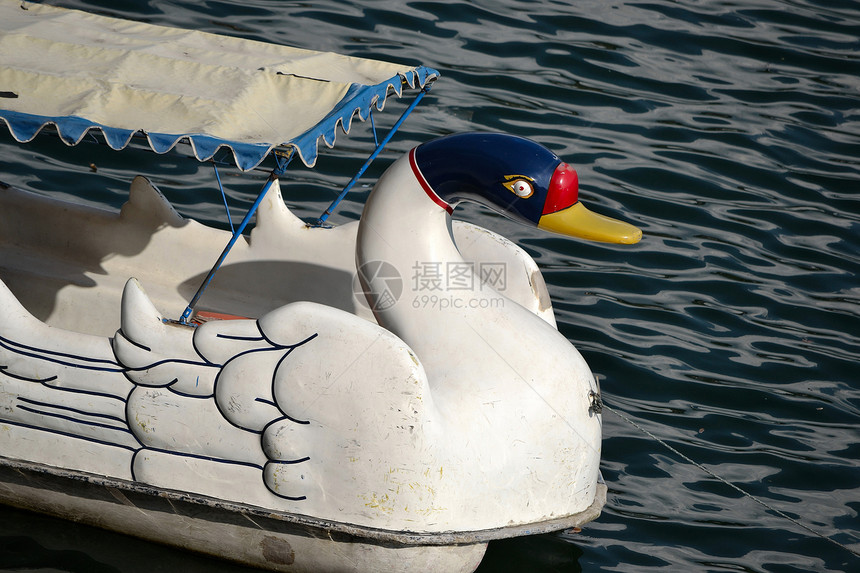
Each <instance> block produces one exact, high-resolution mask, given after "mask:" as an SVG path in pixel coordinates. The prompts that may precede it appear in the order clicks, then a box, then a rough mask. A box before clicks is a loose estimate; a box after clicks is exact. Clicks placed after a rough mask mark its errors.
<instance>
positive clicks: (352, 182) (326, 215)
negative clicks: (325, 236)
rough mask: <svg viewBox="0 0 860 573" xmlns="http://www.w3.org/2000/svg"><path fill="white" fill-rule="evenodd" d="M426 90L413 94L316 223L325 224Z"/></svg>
mask: <svg viewBox="0 0 860 573" xmlns="http://www.w3.org/2000/svg"><path fill="white" fill-rule="evenodd" d="M428 91H430V86H429V85H427V86H425V87H424V89H422V90H421V91H420V92H418V95H417V96H415V99H414V100H412V103H411V104H410V105H409V107H408V108H406V111H404V112H403V115H401V116H400V119H398V120H397V122H396V123H395V124H394V125H393V126H392V127H391V130H389V132H388V133H387V134H386V136H385V138H383V140H382V142H381V143H380V144H379V145H377V146H376V149H374V150H373V153H371V154H370V157H368V158H367V161H365V162H364V165H362V166H361V168H360V169H359V170H358V172H357V173H356V174H355V176H354V177H353V178H352V179H351V180H350V182H349V183H347V184H346V187H344V188H343V191H341V192H340V195H338V196H337V198H336V199H335V200H334V201H332V203H331V205H329V206H328V209H326V210H325V211H324V212H323V214H322V215H320V218H319V220H318V221H317V225H323V224H325V222H326V219H328V218H329V215H331V214H332V213H333V212H334V210H335V209H336V208H337V206H338V204H339V203H340V202H341V201H342V200H343V198H344V197H346V194H347V193H349V191H350V190H351V189H352V188H353V187H354V186H355V184H356V183H357V182H358V179H359V178H360V177H361V176H362V175H364V172H365V171H367V168H368V167H369V166H370V164H371V163H373V160H374V159H376V157H377V156H378V155H379V154H380V153H382V150H383V148H385V146H386V145H387V144H388V142H389V141H391V138H392V137H394V134H395V133H396V132H397V130H398V129H400V126H401V125H402V124H403V122H404V121H406V118H407V117H408V116H409V114H410V113H412V110H414V109H415V107H416V106H417V105H418V103H419V102H420V101H421V99H422V98H423V97H424V96H425V95H426V94H427V92H428ZM371 117H373V116H371ZM374 137H375V130H374Z"/></svg>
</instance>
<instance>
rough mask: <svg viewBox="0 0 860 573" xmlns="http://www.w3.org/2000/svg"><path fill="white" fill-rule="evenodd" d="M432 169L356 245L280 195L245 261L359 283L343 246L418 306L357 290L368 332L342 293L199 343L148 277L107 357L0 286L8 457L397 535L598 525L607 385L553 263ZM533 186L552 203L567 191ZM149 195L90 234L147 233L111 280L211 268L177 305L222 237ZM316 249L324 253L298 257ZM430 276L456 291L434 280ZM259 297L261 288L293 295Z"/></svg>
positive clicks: (397, 166)
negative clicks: (551, 273)
mask: <svg viewBox="0 0 860 573" xmlns="http://www.w3.org/2000/svg"><path fill="white" fill-rule="evenodd" d="M457 141H461V140H457ZM467 142H468V143H469V144H470V145H471V140H468V141H467ZM491 143H492V142H491ZM422 149H424V150H426V153H425V157H428V156H430V157H432V158H435V157H437V155H438V153H439V147H438V146H437V147H433V146H430V147H426V148H423V147H420V148H418V154H419V158H418V159H416V152H414V151H413V153H411V154H410V155H409V156H406V157H404V158H402V159H400V160H398V161H397V162H395V163H394V164H393V165H392V167H391V168H389V170H388V171H387V172H386V173H385V175H384V176H383V177H382V178H381V179H380V181H379V182H378V184H377V186H376V188H375V190H374V191H373V193H372V194H371V197H370V198H369V200H368V203H367V206H366V209H365V212H364V214H363V215H362V218H361V221H360V222H359V224H358V228H357V230H356V228H355V226H354V225H346V226H344V227H341V228H340V229H309V228H307V227H305V226H304V225H303V224H301V222H300V221H298V219H296V218H295V217H294V216H293V215H292V214H291V213H289V210H288V209H287V208H286V207H285V206H284V205H283V203H282V202H281V200H280V196H279V193H278V192H277V187H276V188H275V193H274V194H273V196H272V197H270V199H269V200H267V202H266V203H264V205H263V207H262V209H261V212H260V214H259V215H258V217H259V219H258V226H257V228H256V229H255V231H254V232H253V233H252V235H251V240H250V243H247V244H240V245H239V248H238V250H237V251H236V253H234V254H232V255H231V258H230V259H228V261H227V262H228V268H229V265H230V264H232V265H235V266H236V268H237V269H246V270H247V269H257V270H259V269H261V268H262V269H268V268H269V266H268V264H269V263H271V268H276V267H277V264H276V263H277V262H278V261H279V260H280V261H284V260H285V259H287V260H289V261H292V262H293V263H302V264H306V265H310V264H311V263H312V262H314V261H315V260H319V258H320V257H322V256H323V255H325V256H329V255H330V256H331V260H332V261H333V262H330V263H328V265H329V266H328V268H330V269H345V268H349V265H350V263H348V262H344V260H345V259H348V258H351V254H350V253H349V252H345V249H344V244H346V245H347V246H350V245H355V261H356V264H357V266H358V268H359V270H360V271H361V269H368V268H376V269H379V268H380V267H379V264H380V263H385V264H386V265H388V267H387V268H390V269H394V270H395V271H396V273H397V275H399V277H400V279H401V286H402V292H400V293H399V297H397V298H396V300H388V299H383V298H382V297H383V296H386V295H387V296H390V295H391V282H390V280H389V279H391V278H392V276H390V275H387V274H385V273H373V272H370V273H368V272H359V276H360V277H361V278H362V280H363V286H364V288H365V290H366V292H367V295H368V299H369V302H370V306H371V308H372V310H373V314H372V315H371V314H370V313H369V312H367V311H366V310H365V311H363V316H364V318H361V317H359V316H357V315H356V314H353V313H351V312H348V311H347V310H349V309H345V308H344V307H347V306H349V305H348V304H347V303H346V302H345V299H343V298H342V297H341V298H337V297H336V296H334V295H333V294H331V293H335V292H342V291H343V290H344V288H345V287H344V286H343V285H338V286H331V285H326V286H325V287H324V288H323V290H324V291H325V293H324V296H325V297H328V298H330V299H332V300H335V299H336V300H338V301H340V302H339V303H338V304H337V305H336V306H340V307H341V308H336V307H335V306H330V305H323V304H319V303H313V302H296V303H288V304H284V305H282V306H279V307H278V308H275V309H274V310H271V311H269V312H267V313H265V314H264V315H262V316H261V317H260V318H259V319H256V320H253V319H245V320H230V321H216V322H209V323H206V324H203V325H202V326H199V327H197V328H196V329H194V328H190V327H187V326H181V325H176V324H171V323H170V322H168V321H165V320H164V315H163V312H162V311H160V310H159V309H158V307H159V306H161V305H163V304H171V305H172V304H174V302H175V301H174V299H181V297H178V296H177V293H171V292H170V287H169V286H159V287H158V289H159V291H160V295H159V297H158V298H157V300H158V301H160V302H159V303H158V304H153V303H152V302H150V299H149V298H148V297H147V295H146V294H145V293H144V291H143V288H142V286H141V284H140V283H139V282H138V281H137V280H135V279H131V280H129V281H128V282H127V284H126V285H125V288H124V292H123V294H122V304H121V324H120V328H119V330H118V331H117V332H116V334H115V336H113V337H112V338H110V339H109V338H107V337H105V336H102V335H99V334H98V333H94V334H80V333H74V332H71V331H70V330H66V329H63V328H58V327H56V326H48V325H47V324H45V323H43V322H42V321H40V320H37V319H36V318H34V317H33V316H32V315H31V314H30V312H29V311H28V310H26V309H25V308H24V307H23V306H22V305H21V304H20V303H19V302H18V301H17V300H16V297H15V296H14V295H13V294H12V293H11V292H10V291H9V290H8V289H7V288H6V287H5V285H3V283H2V282H0V340H2V344H0V429H2V431H0V455H2V456H5V457H11V458H18V459H26V460H30V461H33V462H38V463H42V464H46V465H50V466H55V467H62V468H68V469H73V470H79V471H83V472H89V473H92V474H99V475H104V476H109V477H111V478H117V479H122V480H130V481H135V482H139V483H145V484H149V485H152V486H157V487H160V488H165V489H166V490H178V491H187V492H193V493H195V494H202V495H205V496H211V497H213V498H218V499H223V500H229V501H234V502H239V503H245V504H250V505H252V506H257V507H263V508H269V509H271V510H274V511H283V512H290V513H295V514H302V515H305V516H312V517H313V518H314V519H321V520H326V521H329V522H332V523H341V524H353V525H357V526H364V527H369V528H374V529H377V530H386V531H397V532H415V533H420V534H424V533H439V532H451V531H460V532H462V531H482V530H493V529H496V528H504V527H508V526H515V525H528V524H537V523H540V522H544V521H547V520H559V519H561V520H563V518H565V517H568V516H576V515H578V514H582V513H583V512H585V511H586V510H587V509H588V508H589V507H590V506H592V504H593V503H594V501H595V493H596V490H597V483H598V465H599V460H600V431H601V420H600V416H599V414H598V413H597V412H595V409H594V408H593V403H594V402H593V400H594V397H595V396H596V395H597V393H598V388H597V385H596V383H595V381H594V378H593V376H592V374H591V372H590V370H589V369H588V367H587V365H586V364H585V362H584V360H583V359H582V357H581V356H580V355H579V353H578V352H577V351H576V349H575V348H574V347H573V346H572V345H571V344H570V343H569V342H568V341H567V340H566V339H565V338H564V337H563V336H562V335H561V334H559V332H558V331H557V330H556V329H555V328H554V321H553V319H552V311H551V308H550V306H549V304H548V299H547V295H546V291H545V287H544V286H543V283H542V279H540V274H539V272H538V271H537V267H536V266H535V265H534V262H533V261H531V259H530V258H529V257H528V256H527V255H526V254H525V253H524V252H523V251H522V250H520V249H518V248H517V247H515V246H513V245H512V244H510V243H509V242H507V241H505V240H504V239H501V238H500V237H498V236H497V235H494V234H492V233H490V232H487V231H485V230H482V229H480V228H477V227H475V226H472V225H463V224H456V223H452V221H451V219H450V214H449V210H450V206H451V205H452V204H453V202H451V203H448V202H447V201H448V199H445V198H443V197H440V196H439V195H437V194H436V193H435V191H434V190H433V189H432V188H430V187H429V186H428V182H427V180H426V179H425V177H424V175H425V174H424V172H423V171H422V167H421V160H420V159H421V157H420V154H421V153H424V152H422ZM434 150H435V151H434ZM490 151H492V150H490ZM433 153H436V154H437V155H433ZM541 153H543V152H541ZM547 153H548V152H547ZM541 157H542V158H543V155H541ZM553 158H554V156H550V157H549V159H550V160H554V159H553ZM426 165H428V166H429V165H430V163H429V162H428V163H427V164H426ZM554 167H555V166H554V165H553V166H552V168H554ZM430 169H431V168H430V167H428V170H430ZM558 172H561V173H562V175H563V176H564V177H568V178H569V172H567V171H564V169H562V168H559V169H556V173H558ZM549 173H550V174H552V173H553V171H552V169H550V171H549ZM554 177H555V176H554ZM530 180H531V181H532V184H533V185H534V186H535V188H539V186H540V185H544V187H546V189H543V191H541V193H544V194H547V193H549V194H550V195H551V193H554V192H555V191H554V189H556V188H557V187H558V185H557V184H556V179H553V183H552V184H551V185H549V184H542V183H540V181H541V180H540V178H534V179H530ZM518 181H520V180H516V181H514V183H517V182H518ZM565 181H566V180H565ZM507 183H511V182H510V181H507V182H506V183H505V185H506V186H505V188H508V189H510V188H511V186H510V185H507ZM135 185H136V186H137V187H138V188H139V189H137V190H136V191H135V189H134V188H133V193H132V201H130V205H129V206H127V208H124V210H123V215H122V216H121V219H123V220H119V221H117V220H114V219H110V218H106V215H100V214H98V213H89V212H87V213H86V214H85V216H84V219H85V220H86V221H87V222H88V224H90V225H93V226H94V228H96V229H97V231H96V235H98V234H99V233H100V234H101V237H102V238H104V237H109V236H113V237H115V238H116V240H117V241H121V240H122V237H123V236H130V237H131V239H129V240H131V241H132V242H133V243H134V244H135V245H137V244H138V243H141V242H140V241H137V239H136V238H135V233H130V232H129V228H128V225H129V224H130V223H129V221H138V223H135V225H137V227H133V228H136V229H138V230H139V232H140V233H143V234H145V233H147V232H148V233H149V234H150V239H149V240H148V241H143V242H142V243H141V244H140V248H138V249H136V250H134V249H133V251H134V252H133V253H132V254H130V255H128V256H127V258H126V259H125V261H126V262H125V263H124V262H123V256H114V257H104V258H102V259H100V261H99V262H100V264H102V265H103V268H108V269H109V270H110V271H111V274H113V273H114V272H122V269H123V268H129V267H133V266H134V265H135V264H136V265H139V266H140V268H141V270H142V269H143V268H145V267H153V266H154V267H155V268H157V269H159V270H164V269H165V266H164V262H165V261H164V260H163V258H160V257H159V252H158V251H159V250H161V249H163V248H164V246H163V245H164V241H165V239H168V238H169V239H171V240H173V241H177V240H179V242H181V243H182V244H184V245H186V246H187V247H188V248H189V249H190V253H191V255H192V256H191V257H190V258H189V259H188V260H189V261H191V263H190V265H191V268H189V269H184V270H181V269H182V267H181V266H179V267H177V268H178V269H180V270H177V268H173V267H171V268H170V270H169V271H166V270H165V273H166V274H168V275H170V276H171V277H173V279H174V283H173V284H174V287H173V288H176V287H175V285H176V284H180V285H181V284H184V283H185V282H187V281H188V278H187V276H190V277H193V276H196V275H198V274H199V272H200V271H199V270H198V269H197V265H198V263H197V262H196V258H197V257H198V256H199V257H203V256H205V255H208V254H211V249H212V247H211V245H212V244H213V243H215V241H214V240H213V238H214V237H215V236H217V235H219V234H220V235H223V232H218V231H214V230H209V229H205V228H203V227H202V226H200V225H198V224H196V223H192V222H187V221H185V220H182V219H181V218H179V217H178V215H175V213H173V212H172V211H171V210H169V209H167V210H165V209H164V208H163V207H159V206H158V204H159V197H160V196H159V195H158V193H157V192H156V191H154V190H152V193H151V194H150V199H145V198H141V196H140V193H144V191H142V190H141V189H142V188H144V187H147V185H146V182H143V181H137V182H136V183H135ZM515 189H516V190H517V192H519V191H522V188H521V187H516V188H515ZM547 189H548V191H547ZM533 191H534V190H533ZM512 192H513V191H512ZM448 193H449V195H450V192H448ZM502 193H504V191H503V192H502ZM565 193H569V190H568V191H565ZM518 197H519V195H518ZM449 198H450V196H449ZM551 199H552V198H551V197H549V195H548V198H547V201H548V202H549V201H550V200H551ZM552 200H556V199H552ZM153 201H154V203H153ZM13 202H14V201H13ZM142 205H149V206H148V207H142ZM153 205H154V206H153ZM577 205H578V204H577ZM556 207H557V208H556ZM556 207H554V208H556V211H552V212H551V213H549V215H551V217H549V218H544V217H543V216H542V217H541V225H544V223H543V221H545V220H548V219H551V220H552V221H553V222H552V223H551V224H552V225H554V227H553V228H554V230H559V229H560V228H561V227H563V224H564V221H562V223H559V222H558V221H559V220H560V219H559V217H567V216H568V215H566V214H564V213H567V212H568V211H569V210H570V209H571V205H570V204H559V205H556ZM574 207H575V206H574ZM516 208H518V209H520V212H521V213H526V214H528V210H527V209H525V208H521V207H516ZM524 209H525V210H524ZM42 210H43V212H44V213H49V212H51V207H49V206H44V209H42ZM544 210H546V209H544ZM146 213H149V214H150V215H146ZM153 213H160V215H157V216H156V215H153ZM559 213H562V215H559ZM49 216H51V217H55V219H56V221H57V225H56V227H57V229H56V233H57V237H53V236H49V237H48V238H46V239H45V241H46V242H45V245H47V246H48V247H50V246H51V241H55V243H57V244H59V243H61V240H60V239H59V238H58V237H61V233H62V232H63V231H66V230H68V225H71V224H72V223H68V224H63V223H62V221H63V217H62V213H59V214H56V213H55V214H54V215H49ZM519 216H520V215H518V217H519ZM523 216H525V215H523ZM153 217H155V218H153ZM549 224H550V223H547V225H549ZM610 227H611V229H612V230H614V229H615V227H612V225H610ZM623 230H624V231H625V232H627V229H626V228H625V229H623ZM601 232H603V233H605V232H606V231H605V230H604V231H601ZM185 237H188V239H189V240H185ZM332 237H334V238H335V239H337V240H336V241H332V240H331V238H332ZM598 238H599V237H598ZM456 239H460V242H459V248H458V243H457V242H456ZM76 240H85V239H81V238H80V237H79V238H78V239H76ZM135 241H137V242H135ZM297 242H298V243H301V244H302V245H304V246H305V247H309V249H308V250H309V252H310V254H309V255H307V256H306V257H305V258H302V256H301V255H296V256H288V257H285V256H284V254H283V249H284V248H285V246H286V247H290V246H294V245H295V244H296V243H297ZM240 243H241V242H240ZM46 248H47V247H46ZM52 248H53V247H52ZM152 249H155V250H152ZM119 251H120V252H121V251H122V248H120V249H119ZM7 252H10V253H13V252H15V247H9V248H8V249H7ZM187 254H188V253H186V255H187ZM12 259H14V257H10V260H12ZM210 260H211V258H210ZM262 263H266V265H262ZM482 263H487V264H494V265H502V266H503V270H504V271H505V273H506V276H505V279H506V280H505V282H504V283H499V282H497V281H496V282H494V281H492V280H488V276H486V275H482V274H481V271H480V269H481V264H482ZM243 265H245V266H243ZM427 269H435V270H444V272H445V273H446V274H445V276H444V277H443V278H444V279H446V280H445V281H443V282H442V283H438V282H427V281H424V280H422V279H427V278H428V277H426V276H420V275H421V274H422V272H423V271H425V270H427ZM452 269H453V270H454V271H456V273H457V274H456V280H448V279H452V275H450V274H449V273H450V272H451V271H452ZM19 270H20V269H19ZM4 273H5V274H4V277H5V276H11V277H13V278H14V277H15V276H16V275H15V273H14V272H10V271H4ZM177 273H185V275H186V277H183V276H182V275H179V276H177ZM96 274H98V273H96ZM228 275H229V273H228ZM246 275H247V273H246ZM336 275H337V273H336V272H332V273H329V275H328V276H329V277H334V276H336ZM150 276H154V275H150ZM255 277H257V278H255ZM245 278H246V282H250V283H252V288H255V287H260V288H262V287H261V285H263V286H264V287H266V288H268V285H269V284H270V283H276V282H277V280H278V279H277V278H274V279H273V278H272V277H269V276H268V275H266V274H265V273H263V274H256V275H252V276H250V277H249V276H245ZM437 278H438V277H437ZM247 279H250V280H247ZM111 280H113V279H111ZM231 280H233V279H232V278H231V277H230V276H228V277H227V279H226V280H222V281H221V283H220V286H219V284H214V286H215V287H216V288H215V295H214V296H213V297H212V298H211V299H210V300H211V301H216V302H217V301H228V300H229V298H226V297H224V294H223V293H225V292H229V289H227V288H225V285H229V284H230V282H231ZM257 280H258V281H259V284H254V283H255V281H257ZM285 280H289V277H287V279H285ZM168 284H169V283H168ZM494 286H495V288H494ZM351 287H352V285H349V288H350V289H351ZM437 287H438V288H437ZM219 288H220V289H221V290H220V291H219ZM178 290H181V289H178ZM219 292H220V293H221V294H220V295H219V294H218V293H219ZM164 293H166V294H164ZM94 294H95V293H94ZM219 296H220V297H221V298H219ZM338 296H340V295H338ZM433 297H435V299H434V298H433ZM96 298H98V295H96ZM92 300H95V299H92ZM107 300H111V299H110V298H109V297H108V299H107ZM237 300H238V304H235V305H234V306H237V307H239V308H240V310H243V309H245V308H248V306H244V305H243V304H244V303H242V301H241V300H239V299H234V303H235V302H236V301H237ZM383 302H384V304H383ZM357 308H358V307H357ZM358 314H362V311H360V310H359V311H358ZM249 315H250V313H249ZM58 322H59V323H60V324H61V325H62V326H65V327H66V328H68V324H69V322H73V321H72V320H68V319H67V320H66V321H63V320H59V321H58ZM377 323H378V324H377ZM237 484H239V485H237ZM592 517H593V514H592Z"/></svg>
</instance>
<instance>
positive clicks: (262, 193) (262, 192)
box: [179, 155, 292, 324]
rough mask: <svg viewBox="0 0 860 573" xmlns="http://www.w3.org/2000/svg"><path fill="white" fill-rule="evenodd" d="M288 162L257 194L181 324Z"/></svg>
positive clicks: (192, 299) (192, 300)
mask: <svg viewBox="0 0 860 573" xmlns="http://www.w3.org/2000/svg"><path fill="white" fill-rule="evenodd" d="M290 159H292V155H290ZM288 163H289V160H287V163H285V164H283V165H281V164H279V165H278V168H277V169H275V171H273V172H272V174H271V175H269V179H268V180H267V181H266V184H265V185H264V186H263V188H262V189H261V190H260V193H259V195H257V199H256V201H254V204H253V205H251V208H250V209H249V210H248V212H247V213H246V214H245V218H244V219H242V222H241V223H239V227H237V228H236V230H235V231H233V236H232V237H230V242H228V243H227V246H226V247H224V250H223V251H221V256H220V257H218V260H217V261H215V264H214V265H213V266H212V268H211V269H210V270H209V274H207V275H206V278H205V279H203V283H202V284H201V285H200V287H199V288H198V289H197V292H196V293H194V296H193V297H192V298H191V302H189V303H188V306H186V307H185V310H184V311H183V313H182V316H181V317H180V318H179V322H180V324H188V319H189V318H191V314H192V313H193V312H194V307H195V306H197V303H198V301H199V300H200V297H201V296H203V291H205V290H206V287H208V286H209V283H210V282H212V278H213V277H214V276H215V273H216V272H217V271H218V269H220V268H221V264H222V263H223V262H224V259H226V258H227V255H228V254H229V253H230V250H231V249H232V248H233V245H235V244H236V241H237V240H239V237H241V236H242V232H243V231H244V230H245V227H247V226H248V223H249V222H250V221H251V217H253V216H254V213H256V212H257V208H258V207H259V206H260V203H262V202H263V198H264V197H265V196H266V193H267V192H268V191H269V189H270V188H271V187H272V184H273V183H274V182H275V181H276V180H277V179H278V175H279V174H281V173H283V172H284V170H285V169H286V167H287V164H288Z"/></svg>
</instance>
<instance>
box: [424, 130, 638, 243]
mask: <svg viewBox="0 0 860 573" xmlns="http://www.w3.org/2000/svg"><path fill="white" fill-rule="evenodd" d="M411 160H412V167H413V170H414V171H415V173H416V176H417V177H418V179H419V181H420V182H421V184H422V186H423V187H424V190H425V191H426V192H427V194H428V195H429V196H430V197H431V198H432V199H433V200H434V201H436V202H437V203H438V204H439V205H440V206H441V207H443V208H445V209H446V210H448V212H451V211H452V210H453V207H454V206H455V205H456V204H457V203H459V202H460V201H473V202H477V203H480V204H482V205H485V206H487V207H489V208H491V209H493V210H495V211H498V212H499V213H501V214H503V215H505V216H507V217H509V218H511V219H513V220H515V221H520V222H523V223H526V224H529V225H532V226H536V227H538V228H541V229H545V230H547V231H551V232H555V233H560V234H563V235H568V236H573V237H580V238H584V239H590V240H594V241H602V242H610V243H628V244H629V243H636V242H638V241H639V239H640V238H641V237H642V231H640V230H639V229H638V228H636V227H634V226H633V225H630V224H628V223H624V222H622V221H618V220H615V219H611V218H609V217H605V216H603V215H598V214H596V213H593V212H591V211H589V210H588V209H586V208H585V206H584V205H582V203H580V202H579V178H578V177H577V174H576V171H575V170H574V169H573V167H571V166H570V165H568V164H567V163H564V162H562V161H561V160H560V159H559V158H558V156H557V155H555V154H554V153H553V152H552V151H550V150H548V149H547V148H545V147H543V146H542V145H540V144H538V143H535V142H534V141H531V140H530V139H525V138H523V137H516V136H513V135H507V134H501V133H461V134H456V135H449V136H447V137H441V138H439V139H435V140H433V141H429V142H427V143H423V144H421V145H419V146H418V147H417V148H415V149H414V151H413V153H412V155H411Z"/></svg>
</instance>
